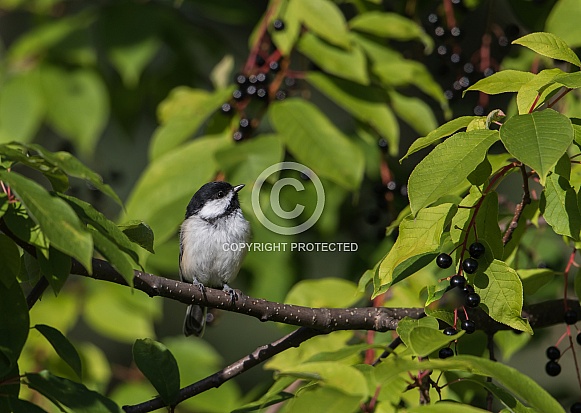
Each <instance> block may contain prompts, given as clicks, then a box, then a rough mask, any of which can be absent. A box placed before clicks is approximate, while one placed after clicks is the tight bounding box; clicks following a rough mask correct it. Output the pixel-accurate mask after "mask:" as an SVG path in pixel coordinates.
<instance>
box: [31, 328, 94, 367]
mask: <svg viewBox="0 0 581 413" xmlns="http://www.w3.org/2000/svg"><path fill="white" fill-rule="evenodd" d="M34 328H36V329H37V330H38V331H39V332H40V333H41V334H42V335H43V336H44V337H45V338H46V339H47V340H48V341H49V343H50V344H51V345H52V347H53V348H54V349H55V351H56V353H57V354H58V355H59V357H60V358H61V359H63V361H64V362H65V363H67V364H68V365H69V366H70V367H71V368H72V369H73V371H74V372H75V374H76V375H77V377H78V378H79V379H82V377H83V369H82V365H81V357H80V356H79V353H77V350H76V349H75V347H74V346H73V345H72V344H71V342H70V341H69V340H68V339H67V338H66V337H65V336H64V335H63V333H61V332H60V331H59V330H57V329H56V328H54V327H51V326H47V325H46V324H37V325H35V326H34Z"/></svg>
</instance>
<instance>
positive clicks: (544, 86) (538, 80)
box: [516, 69, 564, 114]
mask: <svg viewBox="0 0 581 413" xmlns="http://www.w3.org/2000/svg"><path fill="white" fill-rule="evenodd" d="M562 74H564V72H563V71H562V70H561V69H545V70H542V71H541V72H540V73H538V74H536V75H535V77H534V78H533V79H531V80H530V81H529V82H528V83H526V84H525V85H523V86H522V87H521V88H520V89H519V91H518V93H517V95H516V103H517V106H518V112H519V113H520V114H525V113H530V112H532V110H533V109H535V108H538V107H539V106H540V105H542V104H543V103H545V101H546V100H547V98H548V97H550V96H552V94H553V93H554V92H556V91H557V90H559V89H561V87H562V86H561V85H560V84H559V83H555V82H554V79H555V78H556V77H557V76H560V75H562ZM533 105H534V106H533Z"/></svg>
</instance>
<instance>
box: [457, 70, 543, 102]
mask: <svg viewBox="0 0 581 413" xmlns="http://www.w3.org/2000/svg"><path fill="white" fill-rule="evenodd" d="M534 77H535V75H534V74H532V73H530V72H522V71H520V70H502V71H500V72H496V73H494V74H492V75H491V76H488V77H485V78H484V79H480V80H479V81H478V82H476V83H475V84H473V85H472V86H470V87H469V88H468V89H466V90H465V91H464V92H462V96H464V94H466V92H468V91H469V90H479V91H481V92H484V93H486V94H488V95H496V94H498V93H506V92H518V90H519V89H520V88H521V86H523V85H525V84H527V83H528V82H530V81H531V80H532V79H533V78H534Z"/></svg>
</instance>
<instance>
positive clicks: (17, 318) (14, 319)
mask: <svg viewBox="0 0 581 413" xmlns="http://www.w3.org/2000/svg"><path fill="white" fill-rule="evenodd" d="M28 331H29V315H28V306H27V305H26V299H25V298H24V294H23V293H22V288H21V287H20V285H19V284H18V283H12V285H11V286H10V287H6V286H5V285H4V284H3V283H0V377H5V376H4V375H5V374H6V373H8V372H9V371H10V370H12V369H14V368H15V367H16V366H17V362H18V359H19V357H20V353H21V352H22V348H23V347H24V343H26V339H27V337H28Z"/></svg>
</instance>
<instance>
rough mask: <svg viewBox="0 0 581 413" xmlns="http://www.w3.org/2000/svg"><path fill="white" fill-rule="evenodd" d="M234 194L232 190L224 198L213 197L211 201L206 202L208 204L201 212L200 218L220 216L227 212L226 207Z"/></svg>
mask: <svg viewBox="0 0 581 413" xmlns="http://www.w3.org/2000/svg"><path fill="white" fill-rule="evenodd" d="M233 196H234V192H230V193H229V194H228V195H226V196H225V197H224V198H219V199H213V200H211V201H209V202H206V205H204V206H203V207H202V209H201V210H200V212H199V216H200V218H203V219H213V218H216V217H219V216H220V215H222V214H223V213H224V212H226V209H227V208H228V206H229V205H230V201H231V200H232V197H233Z"/></svg>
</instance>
